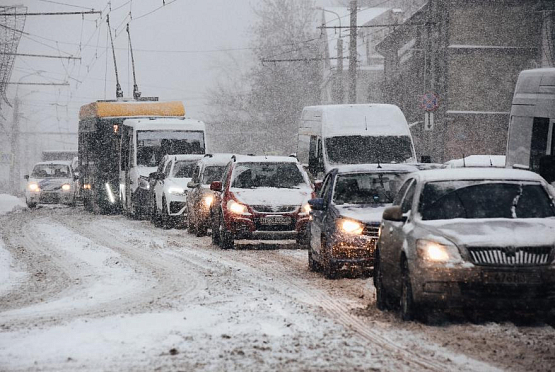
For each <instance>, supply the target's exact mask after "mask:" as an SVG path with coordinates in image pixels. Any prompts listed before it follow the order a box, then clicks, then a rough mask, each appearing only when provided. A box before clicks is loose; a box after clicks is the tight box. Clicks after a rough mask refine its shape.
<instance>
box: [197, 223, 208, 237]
mask: <svg viewBox="0 0 555 372" xmlns="http://www.w3.org/2000/svg"><path fill="white" fill-rule="evenodd" d="M207 232H208V229H207V228H206V226H204V225H201V224H197V232H196V233H197V236H205V235H206V234H207Z"/></svg>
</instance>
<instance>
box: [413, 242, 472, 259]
mask: <svg viewBox="0 0 555 372" xmlns="http://www.w3.org/2000/svg"><path fill="white" fill-rule="evenodd" d="M416 252H417V253H418V256H419V257H420V258H422V259H423V260H424V261H429V262H438V263H447V262H450V263H459V262H461V261H462V258H461V255H460V253H459V250H458V249H457V247H455V246H454V245H447V244H441V243H438V242H434V241H432V240H426V239H418V240H417V241H416Z"/></svg>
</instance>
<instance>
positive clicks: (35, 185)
mask: <svg viewBox="0 0 555 372" xmlns="http://www.w3.org/2000/svg"><path fill="white" fill-rule="evenodd" d="M27 188H28V189H29V191H40V187H39V184H38V183H36V182H31V183H30V184H29V185H27Z"/></svg>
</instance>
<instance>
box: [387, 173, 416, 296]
mask: <svg viewBox="0 0 555 372" xmlns="http://www.w3.org/2000/svg"><path fill="white" fill-rule="evenodd" d="M415 190H416V181H415V180H414V179H412V178H411V179H408V180H407V181H406V182H405V184H403V186H402V187H401V189H400V190H399V194H397V197H396V198H395V200H394V202H393V205H396V206H400V207H401V211H402V212H403V216H404V217H405V218H408V216H409V214H410V212H411V208H412V201H413V199H414V192H415ZM404 225H405V222H404V221H389V220H383V221H382V232H381V236H380V247H379V249H380V263H381V264H382V265H383V266H382V267H383V283H384V285H386V286H389V287H391V286H393V287H394V288H395V289H397V284H398V283H400V281H398V280H397V279H398V278H397V276H399V275H400V262H399V259H400V255H401V249H402V247H403V241H404V236H403V234H404V233H403V227H404Z"/></svg>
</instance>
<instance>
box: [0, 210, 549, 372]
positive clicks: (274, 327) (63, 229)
mask: <svg viewBox="0 0 555 372" xmlns="http://www.w3.org/2000/svg"><path fill="white" fill-rule="evenodd" d="M0 224H1V234H2V240H0V278H1V279H2V283H0V370H7V371H30V370H41V371H43V370H44V371H60V370H66V371H73V370H91V371H92V370H113V371H121V370H145V371H146V370H148V371H153V370H164V371H168V370H169V371H187V370H365V371H368V370H388V371H394V370H395V371H399V370H405V371H412V370H434V371H442V370H451V371H455V370H457V371H477V370H480V371H495V370H529V371H531V370H544V371H548V370H551V369H552V365H553V363H554V361H555V353H554V352H555V330H554V329H553V328H552V327H551V326H548V325H545V324H542V323H538V324H533V325H527V326H519V325H515V324H513V323H512V322H506V323H482V324H473V323H470V322H465V321H456V320H450V321H449V322H447V323H443V324H441V325H424V324H420V323H415V322H409V323H403V322H401V321H400V320H399V318H398V316H397V315H396V314H394V313H381V312H379V311H377V310H376V309H375V305H374V301H375V299H374V288H373V286H372V283H371V279H352V278H343V279H338V280H326V279H324V278H323V277H322V276H321V275H320V274H316V273H311V272H310V271H309V270H308V268H307V257H306V256H307V252H306V251H303V250H297V249H296V248H295V245H293V244H291V245H289V244H286V243H283V242H281V243H275V244H272V243H262V244H252V243H250V244H247V243H244V244H238V247H237V249H236V250H233V251H222V250H220V249H219V248H217V247H215V246H213V245H212V244H211V241H210V238H209V237H203V238H197V237H194V236H192V235H190V234H188V233H187V232H186V231H184V230H175V229H173V230H162V229H156V228H154V227H153V226H152V225H151V224H150V223H149V222H147V221H132V220H127V219H125V218H124V217H122V216H95V215H91V214H88V213H86V212H83V211H82V209H81V208H76V209H71V208H65V207H44V208H39V209H38V210H34V211H29V210H16V211H15V212H13V213H9V214H7V215H5V216H2V217H0ZM517 323H518V322H517Z"/></svg>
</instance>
